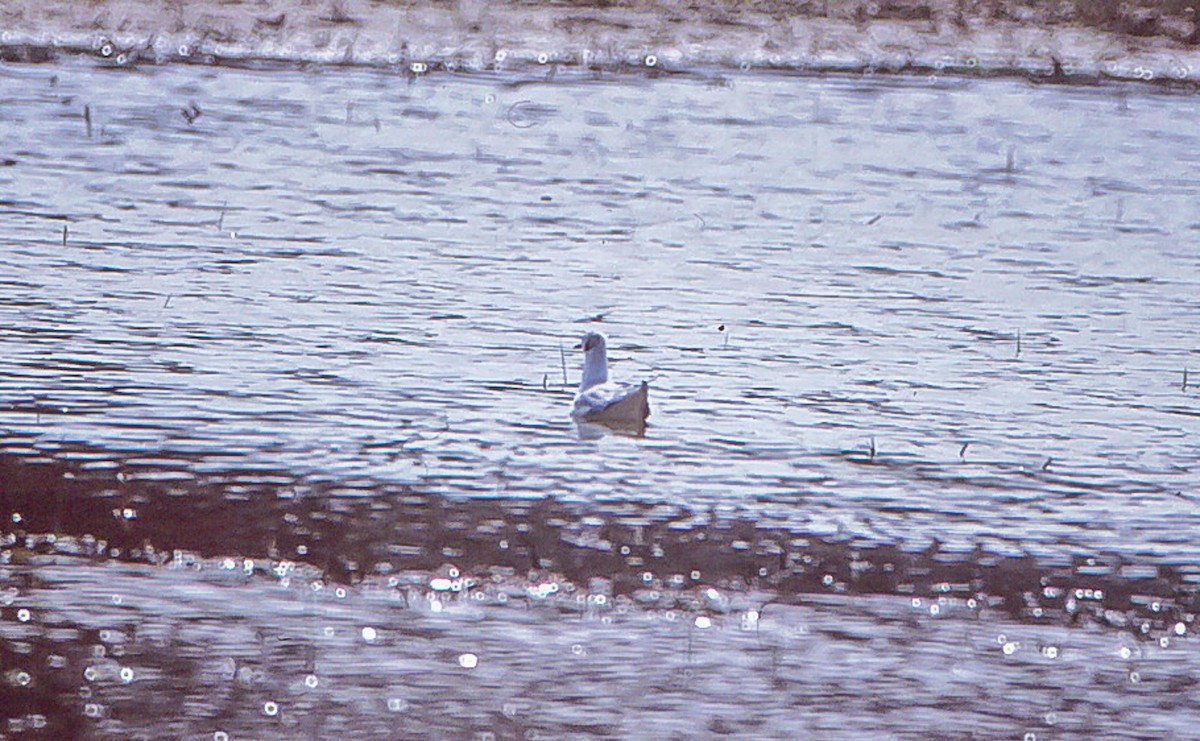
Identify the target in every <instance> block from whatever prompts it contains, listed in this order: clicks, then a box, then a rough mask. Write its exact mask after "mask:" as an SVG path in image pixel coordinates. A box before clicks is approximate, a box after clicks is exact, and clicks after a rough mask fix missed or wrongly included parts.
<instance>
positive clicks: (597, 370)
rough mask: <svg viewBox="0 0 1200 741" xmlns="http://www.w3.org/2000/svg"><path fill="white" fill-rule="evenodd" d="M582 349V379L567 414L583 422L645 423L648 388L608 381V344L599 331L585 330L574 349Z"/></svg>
mask: <svg viewBox="0 0 1200 741" xmlns="http://www.w3.org/2000/svg"><path fill="white" fill-rule="evenodd" d="M579 348H583V379H582V380H581V381H580V382H579V393H578V394H576V395H575V406H574V407H573V408H572V409H571V416H572V417H574V418H575V419H577V420H583V421H586V422H607V423H610V424H614V423H615V424H624V425H629V424H633V425H642V426H644V425H645V422H646V417H649V416H650V400H649V393H650V387H649V385H648V384H647V383H646V382H645V381H642V382H641V383H640V384H622V383H615V382H612V381H609V380H608V343H607V341H605V339H604V335H602V334H600V333H599V332H588V333H587V334H585V335H584V336H583V341H582V342H580V343H579V344H578V345H576V349H579Z"/></svg>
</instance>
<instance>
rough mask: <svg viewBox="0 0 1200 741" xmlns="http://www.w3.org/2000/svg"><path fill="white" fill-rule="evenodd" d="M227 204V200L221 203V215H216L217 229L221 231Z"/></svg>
mask: <svg viewBox="0 0 1200 741" xmlns="http://www.w3.org/2000/svg"><path fill="white" fill-rule="evenodd" d="M227 206H229V201H225V202H224V203H222V204H221V215H220V216H218V217H217V231H221V227H223V226H225V208H226V207H227Z"/></svg>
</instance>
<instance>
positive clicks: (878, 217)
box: [867, 214, 883, 226]
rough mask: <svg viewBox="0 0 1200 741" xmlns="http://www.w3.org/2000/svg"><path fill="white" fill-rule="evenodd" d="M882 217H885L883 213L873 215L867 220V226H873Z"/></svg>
mask: <svg viewBox="0 0 1200 741" xmlns="http://www.w3.org/2000/svg"><path fill="white" fill-rule="evenodd" d="M882 218H883V214H875V215H874V216H872V217H871V218H870V219H868V220H867V226H871V225H873V224H876V223H878V221H879V220H880V219H882Z"/></svg>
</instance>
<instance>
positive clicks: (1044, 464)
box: [1042, 456, 1054, 471]
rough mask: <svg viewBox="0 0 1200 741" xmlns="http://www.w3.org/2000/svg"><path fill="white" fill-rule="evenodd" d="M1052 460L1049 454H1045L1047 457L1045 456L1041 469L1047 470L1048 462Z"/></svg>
mask: <svg viewBox="0 0 1200 741" xmlns="http://www.w3.org/2000/svg"><path fill="white" fill-rule="evenodd" d="M1053 460H1054V459H1053V458H1050V457H1049V456H1047V457H1046V462H1045V463H1043V464H1042V470H1043V471H1045V470H1047V469H1048V468H1050V463H1051V462H1052V461H1053Z"/></svg>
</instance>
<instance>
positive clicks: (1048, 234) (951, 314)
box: [0, 65, 1200, 738]
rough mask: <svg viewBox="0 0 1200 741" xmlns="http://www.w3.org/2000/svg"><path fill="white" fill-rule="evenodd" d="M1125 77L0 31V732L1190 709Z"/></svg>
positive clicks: (1158, 146) (267, 730)
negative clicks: (77, 50)
mask: <svg viewBox="0 0 1200 741" xmlns="http://www.w3.org/2000/svg"><path fill="white" fill-rule="evenodd" d="M52 77H53V79H52ZM1115 99H1116V96H1115V95H1114V91H1113V90H1111V89H1106V88H1102V87H1100V88H1093V89H1088V90H1077V89H1072V88H1068V87H1050V86H1046V87H1042V86H1039V87H1031V86H1027V85H1023V84H1019V83H1008V82H999V81H975V82H966V81H964V82H959V83H939V84H936V85H930V84H928V83H927V82H924V81H911V80H899V81H885V80H877V79H875V80H868V81H861V80H856V79H848V78H847V79H838V78H829V79H796V78H789V77H773V76H769V75H749V74H747V75H741V76H732V77H725V78H722V79H720V80H719V81H717V83H715V84H714V82H713V81H712V80H706V79H702V78H665V77H664V78H659V79H655V80H642V79H636V78H619V79H611V80H601V81H595V80H591V79H588V80H581V79H575V80H572V79H568V76H567V75H559V77H558V79H557V80H556V81H555V82H554V83H553V84H540V83H533V82H531V81H529V80H520V79H516V78H515V77H504V76H498V77H494V78H488V77H469V78H459V77H454V76H449V75H441V76H430V77H427V78H418V79H415V80H409V79H406V78H397V77H394V76H392V75H389V74H387V73H384V72H379V71H364V70H352V69H341V70H336V71H330V70H325V71H320V70H315V71H280V70H276V71H272V72H253V71H240V70H219V71H214V70H208V69H176V68H162V69H153V70H149V69H147V70H137V71H132V72H122V73H114V72H112V71H105V70H95V69H91V68H88V67H85V66H70V65H58V66H55V67H54V68H53V69H51V68H42V67H36V66H34V67H24V68H22V67H16V68H14V67H8V68H5V69H3V70H0V121H2V122H3V125H4V129H5V131H6V135H7V140H6V143H5V147H6V149H5V152H4V153H3V157H4V158H5V159H4V162H5V163H9V162H10V161H11V164H6V165H5V166H4V167H0V194H3V195H2V196H0V213H2V214H3V216H4V222H5V229H4V231H3V233H2V234H0V430H2V431H3V442H2V445H0V505H2V507H3V509H2V514H3V516H4V517H5V518H7V520H6V525H5V528H4V532H5V536H4V537H5V540H4V550H3V556H4V563H3V566H2V567H0V568H2V571H0V573H2V574H3V580H4V581H5V582H6V584H5V586H4V591H3V592H2V594H0V597H2V600H3V603H2V605H0V615H2V616H3V621H2V622H0V661H2V664H0V666H2V667H3V671H4V672H5V674H4V675H3V679H4V681H3V682H0V693H2V696H0V703H2V704H3V705H4V706H5V707H17V708H21V710H20V711H19V719H18V720H17V721H15V723H16V724H17V725H15V726H10V727H9V728H8V729H7V732H9V733H12V734H16V735H22V736H23V735H28V736H31V737H37V736H41V737H49V738H64V737H109V736H113V737H130V736H136V735H138V734H143V735H146V736H152V737H167V736H170V737H176V736H182V737H186V736H196V737H206V738H208V737H214V736H213V734H216V733H229V734H231V735H232V737H235V738H237V737H247V736H249V737H264V736H268V735H271V734H274V733H282V734H285V735H290V736H300V735H307V736H316V737H324V736H328V735H333V734H338V735H343V736H350V737H363V738H379V737H417V736H433V737H439V736H440V737H461V736H463V735H468V734H472V733H476V732H490V733H493V734H495V735H496V736H497V737H505V738H507V737H529V736H530V735H531V734H533V735H536V734H537V733H543V734H546V735H552V736H561V735H575V736H602V737H606V736H626V737H627V736H653V737H669V736H671V735H673V734H674V735H692V734H695V733H696V729H697V728H703V729H704V731H703V733H706V734H710V735H718V734H722V733H738V734H740V735H747V736H759V737H796V736H797V735H801V736H803V735H806V734H808V735H811V736H815V737H821V736H825V737H828V736H844V735H845V731H846V730H847V729H850V730H851V732H852V734H859V735H865V734H871V735H889V734H891V735H905V734H915V733H924V732H927V731H928V729H930V728H938V729H946V730H945V731H944V733H946V734H949V735H962V734H965V733H970V732H976V733H983V734H985V735H996V736H1024V735H1025V734H1027V733H1032V734H1035V735H1036V737H1039V738H1041V737H1043V736H1055V735H1058V734H1060V733H1062V734H1067V735H1080V736H1087V737H1103V736H1105V735H1111V736H1113V737H1137V736H1139V735H1140V736H1143V737H1146V738H1161V737H1164V736H1168V735H1170V734H1172V733H1176V734H1181V735H1186V734H1187V733H1188V730H1187V729H1186V728H1184V727H1181V726H1180V724H1182V723H1184V722H1186V718H1185V717H1184V716H1186V713H1183V714H1172V713H1170V712H1166V713H1164V712H1163V711H1164V710H1170V709H1171V708H1173V707H1175V706H1178V707H1192V706H1194V704H1195V701H1196V699H1197V698H1196V696H1195V693H1196V686H1197V682H1196V677H1197V676H1200V666H1197V664H1196V662H1195V660H1194V659H1193V658H1191V652H1188V651H1187V650H1186V647H1187V645H1188V644H1189V642H1190V636H1191V633H1192V632H1193V630H1194V615H1195V611H1196V609H1197V608H1196V600H1197V598H1196V589H1195V584H1196V578H1197V574H1196V568H1195V565H1194V564H1195V561H1196V559H1197V556H1200V552H1198V550H1197V546H1196V542H1195V539H1194V538H1193V537H1192V533H1193V532H1194V531H1195V528H1196V526H1197V524H1200V523H1198V522H1197V515H1196V505H1197V497H1200V492H1198V491H1196V489H1195V476H1194V469H1195V468H1196V465H1197V455H1198V454H1197V448H1196V446H1195V443H1194V438H1195V435H1194V433H1195V431H1196V420H1197V417H1198V416H1200V411H1198V406H1197V402H1196V398H1197V396H1196V394H1197V390H1196V386H1197V382H1196V380H1194V379H1196V378H1197V377H1200V373H1198V372H1197V370H1196V369H1197V368H1198V367H1200V362H1197V351H1196V349H1195V342H1194V332H1193V331H1192V329H1193V325H1194V322H1193V320H1192V317H1193V316H1194V315H1195V314H1196V310H1197V308H1200V303H1198V299H1197V298H1196V297H1197V296H1200V290H1198V289H1200V286H1198V283H1200V281H1198V272H1200V263H1198V262H1197V260H1196V258H1195V255H1194V254H1193V252H1194V251H1193V250H1191V249H1190V248H1189V244H1190V243H1189V235H1190V234H1191V233H1192V232H1193V231H1195V229H1196V224H1194V223H1193V221H1194V220H1193V219H1192V217H1191V213H1192V206H1193V204H1194V203H1195V200H1196V197H1197V195H1198V194H1197V189H1198V186H1200V183H1197V181H1196V180H1195V178H1194V177H1193V176H1192V172H1193V171H1194V169H1195V164H1196V163H1195V161H1194V160H1195V159H1196V155H1195V154H1194V153H1195V152H1200V146H1197V144H1198V142H1197V141H1195V138H1196V137H1195V136H1194V135H1193V133H1191V132H1192V128H1193V127H1190V126H1188V125H1187V122H1190V121H1191V120H1192V118H1194V116H1193V115H1192V113H1193V111H1192V108H1193V107H1194V105H1195V103H1194V101H1193V99H1192V98H1191V97H1187V96H1177V95H1170V94H1163V93H1161V92H1153V91H1140V90H1137V89H1130V90H1128V91H1125V92H1124V93H1123V95H1122V97H1121V101H1122V102H1121V103H1120V104H1118V103H1117V102H1114V101H1115ZM85 106H86V107H87V110H88V112H89V121H85V120H84V118H83V115H82V112H83V111H84V109H85ZM196 110H199V111H202V115H198V116H197V115H195V111H196ZM188 112H190V114H191V115H184V113H188ZM592 327H596V328H601V329H603V330H604V331H605V332H606V333H607V334H608V335H609V336H610V337H614V338H619V340H618V341H615V342H614V343H613V344H612V345H611V346H610V349H609V356H610V361H611V362H612V363H613V366H614V374H615V375H618V376H620V377H646V378H648V379H649V381H650V383H651V385H652V386H653V387H654V390H655V391H654V393H655V407H654V415H655V416H654V417H653V424H652V425H651V426H649V427H648V428H645V429H644V430H637V431H632V432H635V434H628V433H630V432H631V431H629V430H624V431H614V430H611V429H593V428H592V426H591V425H579V426H576V425H575V424H574V423H573V422H572V421H571V420H570V418H569V411H570V408H571V398H572V394H573V390H574V387H575V384H576V381H577V375H576V374H577V369H576V367H575V364H574V363H567V362H566V360H565V358H564V347H565V346H566V345H569V344H572V343H573V342H574V341H575V338H577V336H578V335H579V334H580V330H581V329H582V328H592ZM1187 371H1190V373H1191V375H1190V376H1185V372H1187ZM622 432H623V433H625V434H621V433H622ZM596 433H599V434H596ZM467 656H472V657H474V658H473V659H464V658H463V657H467ZM898 709H903V713H900V712H899V710H898ZM168 719H173V720H168ZM697 723H699V724H700V725H697ZM918 729H920V730H918Z"/></svg>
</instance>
